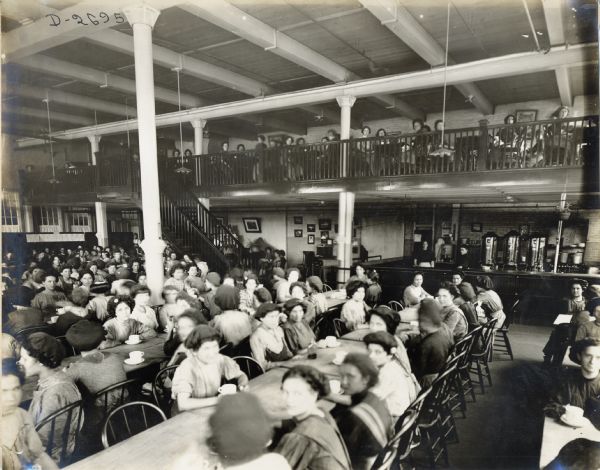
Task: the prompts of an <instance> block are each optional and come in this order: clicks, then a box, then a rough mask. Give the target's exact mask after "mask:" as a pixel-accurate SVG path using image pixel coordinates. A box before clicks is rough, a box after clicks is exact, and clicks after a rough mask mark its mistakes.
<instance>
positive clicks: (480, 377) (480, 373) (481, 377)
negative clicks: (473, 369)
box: [477, 361, 485, 394]
mask: <svg viewBox="0 0 600 470" xmlns="http://www.w3.org/2000/svg"><path fill="white" fill-rule="evenodd" d="M477 376H478V378H479V386H480V387H481V393H482V394H484V393H485V386H484V384H483V371H482V370H481V363H480V362H479V361H477Z"/></svg>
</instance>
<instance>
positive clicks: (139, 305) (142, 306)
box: [131, 284, 158, 330]
mask: <svg viewBox="0 0 600 470" xmlns="http://www.w3.org/2000/svg"><path fill="white" fill-rule="evenodd" d="M131 298H132V299H133V302H134V306H133V310H132V311H131V318H133V319H134V320H137V321H139V322H140V323H141V324H142V325H144V326H146V327H148V328H152V329H153V330H156V329H158V321H157V320H156V313H155V312H154V310H153V309H152V307H150V306H149V304H150V289H148V287H146V286H142V285H139V284H138V285H137V286H134V287H133V289H131Z"/></svg>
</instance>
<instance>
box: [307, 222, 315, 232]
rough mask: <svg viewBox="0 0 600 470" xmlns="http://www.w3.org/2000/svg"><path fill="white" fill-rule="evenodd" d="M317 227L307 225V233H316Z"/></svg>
mask: <svg viewBox="0 0 600 470" xmlns="http://www.w3.org/2000/svg"><path fill="white" fill-rule="evenodd" d="M315 230H316V226H315V224H306V231H307V232H308V233H315Z"/></svg>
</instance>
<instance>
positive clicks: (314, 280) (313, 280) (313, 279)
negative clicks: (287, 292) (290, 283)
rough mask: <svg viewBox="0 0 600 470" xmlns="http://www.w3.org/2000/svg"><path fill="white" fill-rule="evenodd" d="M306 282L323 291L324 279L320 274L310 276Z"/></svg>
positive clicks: (318, 290)
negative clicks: (322, 279)
mask: <svg viewBox="0 0 600 470" xmlns="http://www.w3.org/2000/svg"><path fill="white" fill-rule="evenodd" d="M306 283H307V284H308V285H309V286H310V287H312V288H313V289H314V290H316V291H317V292H323V281H321V278H320V277H319V276H310V277H309V278H308V279H307V280H306Z"/></svg>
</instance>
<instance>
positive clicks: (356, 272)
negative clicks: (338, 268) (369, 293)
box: [346, 263, 370, 289]
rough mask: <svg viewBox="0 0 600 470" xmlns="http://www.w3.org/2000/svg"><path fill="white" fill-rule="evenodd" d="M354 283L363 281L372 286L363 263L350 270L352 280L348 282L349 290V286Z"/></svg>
mask: <svg viewBox="0 0 600 470" xmlns="http://www.w3.org/2000/svg"><path fill="white" fill-rule="evenodd" d="M354 281H361V282H364V283H365V284H367V285H369V284H370V281H369V277H368V276H367V271H366V270H365V267H364V266H363V265H362V264H361V263H356V264H355V265H354V266H352V267H351V268H350V278H349V279H348V282H346V289H348V285H349V284H350V283H351V282H354Z"/></svg>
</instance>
